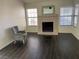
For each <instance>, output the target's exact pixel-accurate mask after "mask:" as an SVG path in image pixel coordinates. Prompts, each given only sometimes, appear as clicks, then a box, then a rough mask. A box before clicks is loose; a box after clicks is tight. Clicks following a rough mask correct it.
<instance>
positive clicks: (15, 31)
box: [11, 26, 19, 34]
mask: <svg viewBox="0 0 79 59" xmlns="http://www.w3.org/2000/svg"><path fill="white" fill-rule="evenodd" d="M11 29H12V32H13V34H17V33H18V31H19V29H18V26H14V27H12V28H11Z"/></svg>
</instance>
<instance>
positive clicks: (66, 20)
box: [60, 7, 73, 25]
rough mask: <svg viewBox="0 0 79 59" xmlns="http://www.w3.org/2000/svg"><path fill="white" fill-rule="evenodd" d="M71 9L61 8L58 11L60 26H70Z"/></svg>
mask: <svg viewBox="0 0 79 59" xmlns="http://www.w3.org/2000/svg"><path fill="white" fill-rule="evenodd" d="M72 14H73V8H72V7H63V8H61V9H60V25H72Z"/></svg>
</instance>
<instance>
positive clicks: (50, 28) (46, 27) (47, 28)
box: [42, 22, 53, 32]
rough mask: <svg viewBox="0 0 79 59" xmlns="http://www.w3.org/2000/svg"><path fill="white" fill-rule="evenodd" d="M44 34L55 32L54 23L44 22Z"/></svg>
mask: <svg viewBox="0 0 79 59" xmlns="http://www.w3.org/2000/svg"><path fill="white" fill-rule="evenodd" d="M42 31H43V32H53V22H42Z"/></svg>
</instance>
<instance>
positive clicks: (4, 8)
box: [0, 0, 25, 49]
mask: <svg viewBox="0 0 79 59" xmlns="http://www.w3.org/2000/svg"><path fill="white" fill-rule="evenodd" d="M15 25H17V26H20V27H25V14H24V7H23V4H22V2H20V1H19V0H0V49H2V48H4V47H5V46H6V45H8V44H9V43H11V42H12V41H13V39H12V38H11V37H10V34H9V32H8V30H7V29H8V28H9V27H12V26H15Z"/></svg>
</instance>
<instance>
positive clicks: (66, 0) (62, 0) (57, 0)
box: [26, 0, 73, 33]
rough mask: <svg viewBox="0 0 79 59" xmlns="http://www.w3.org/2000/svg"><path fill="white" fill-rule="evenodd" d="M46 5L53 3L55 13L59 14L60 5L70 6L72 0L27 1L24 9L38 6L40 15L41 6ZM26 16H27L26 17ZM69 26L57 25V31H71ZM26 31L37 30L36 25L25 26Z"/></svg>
mask: <svg viewBox="0 0 79 59" xmlns="http://www.w3.org/2000/svg"><path fill="white" fill-rule="evenodd" d="M47 5H54V6H55V10H56V11H55V12H56V14H59V12H60V11H59V10H60V7H64V6H72V5H73V1H72V0H53V1H50V0H49V1H44V2H38V3H29V4H26V9H27V8H38V15H39V16H41V15H42V6H47ZM26 18H27V17H26ZM71 28H72V26H59V32H60V33H61V32H63V33H71V32H72V31H71ZM27 32H38V27H34V26H33V27H30V26H27Z"/></svg>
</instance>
